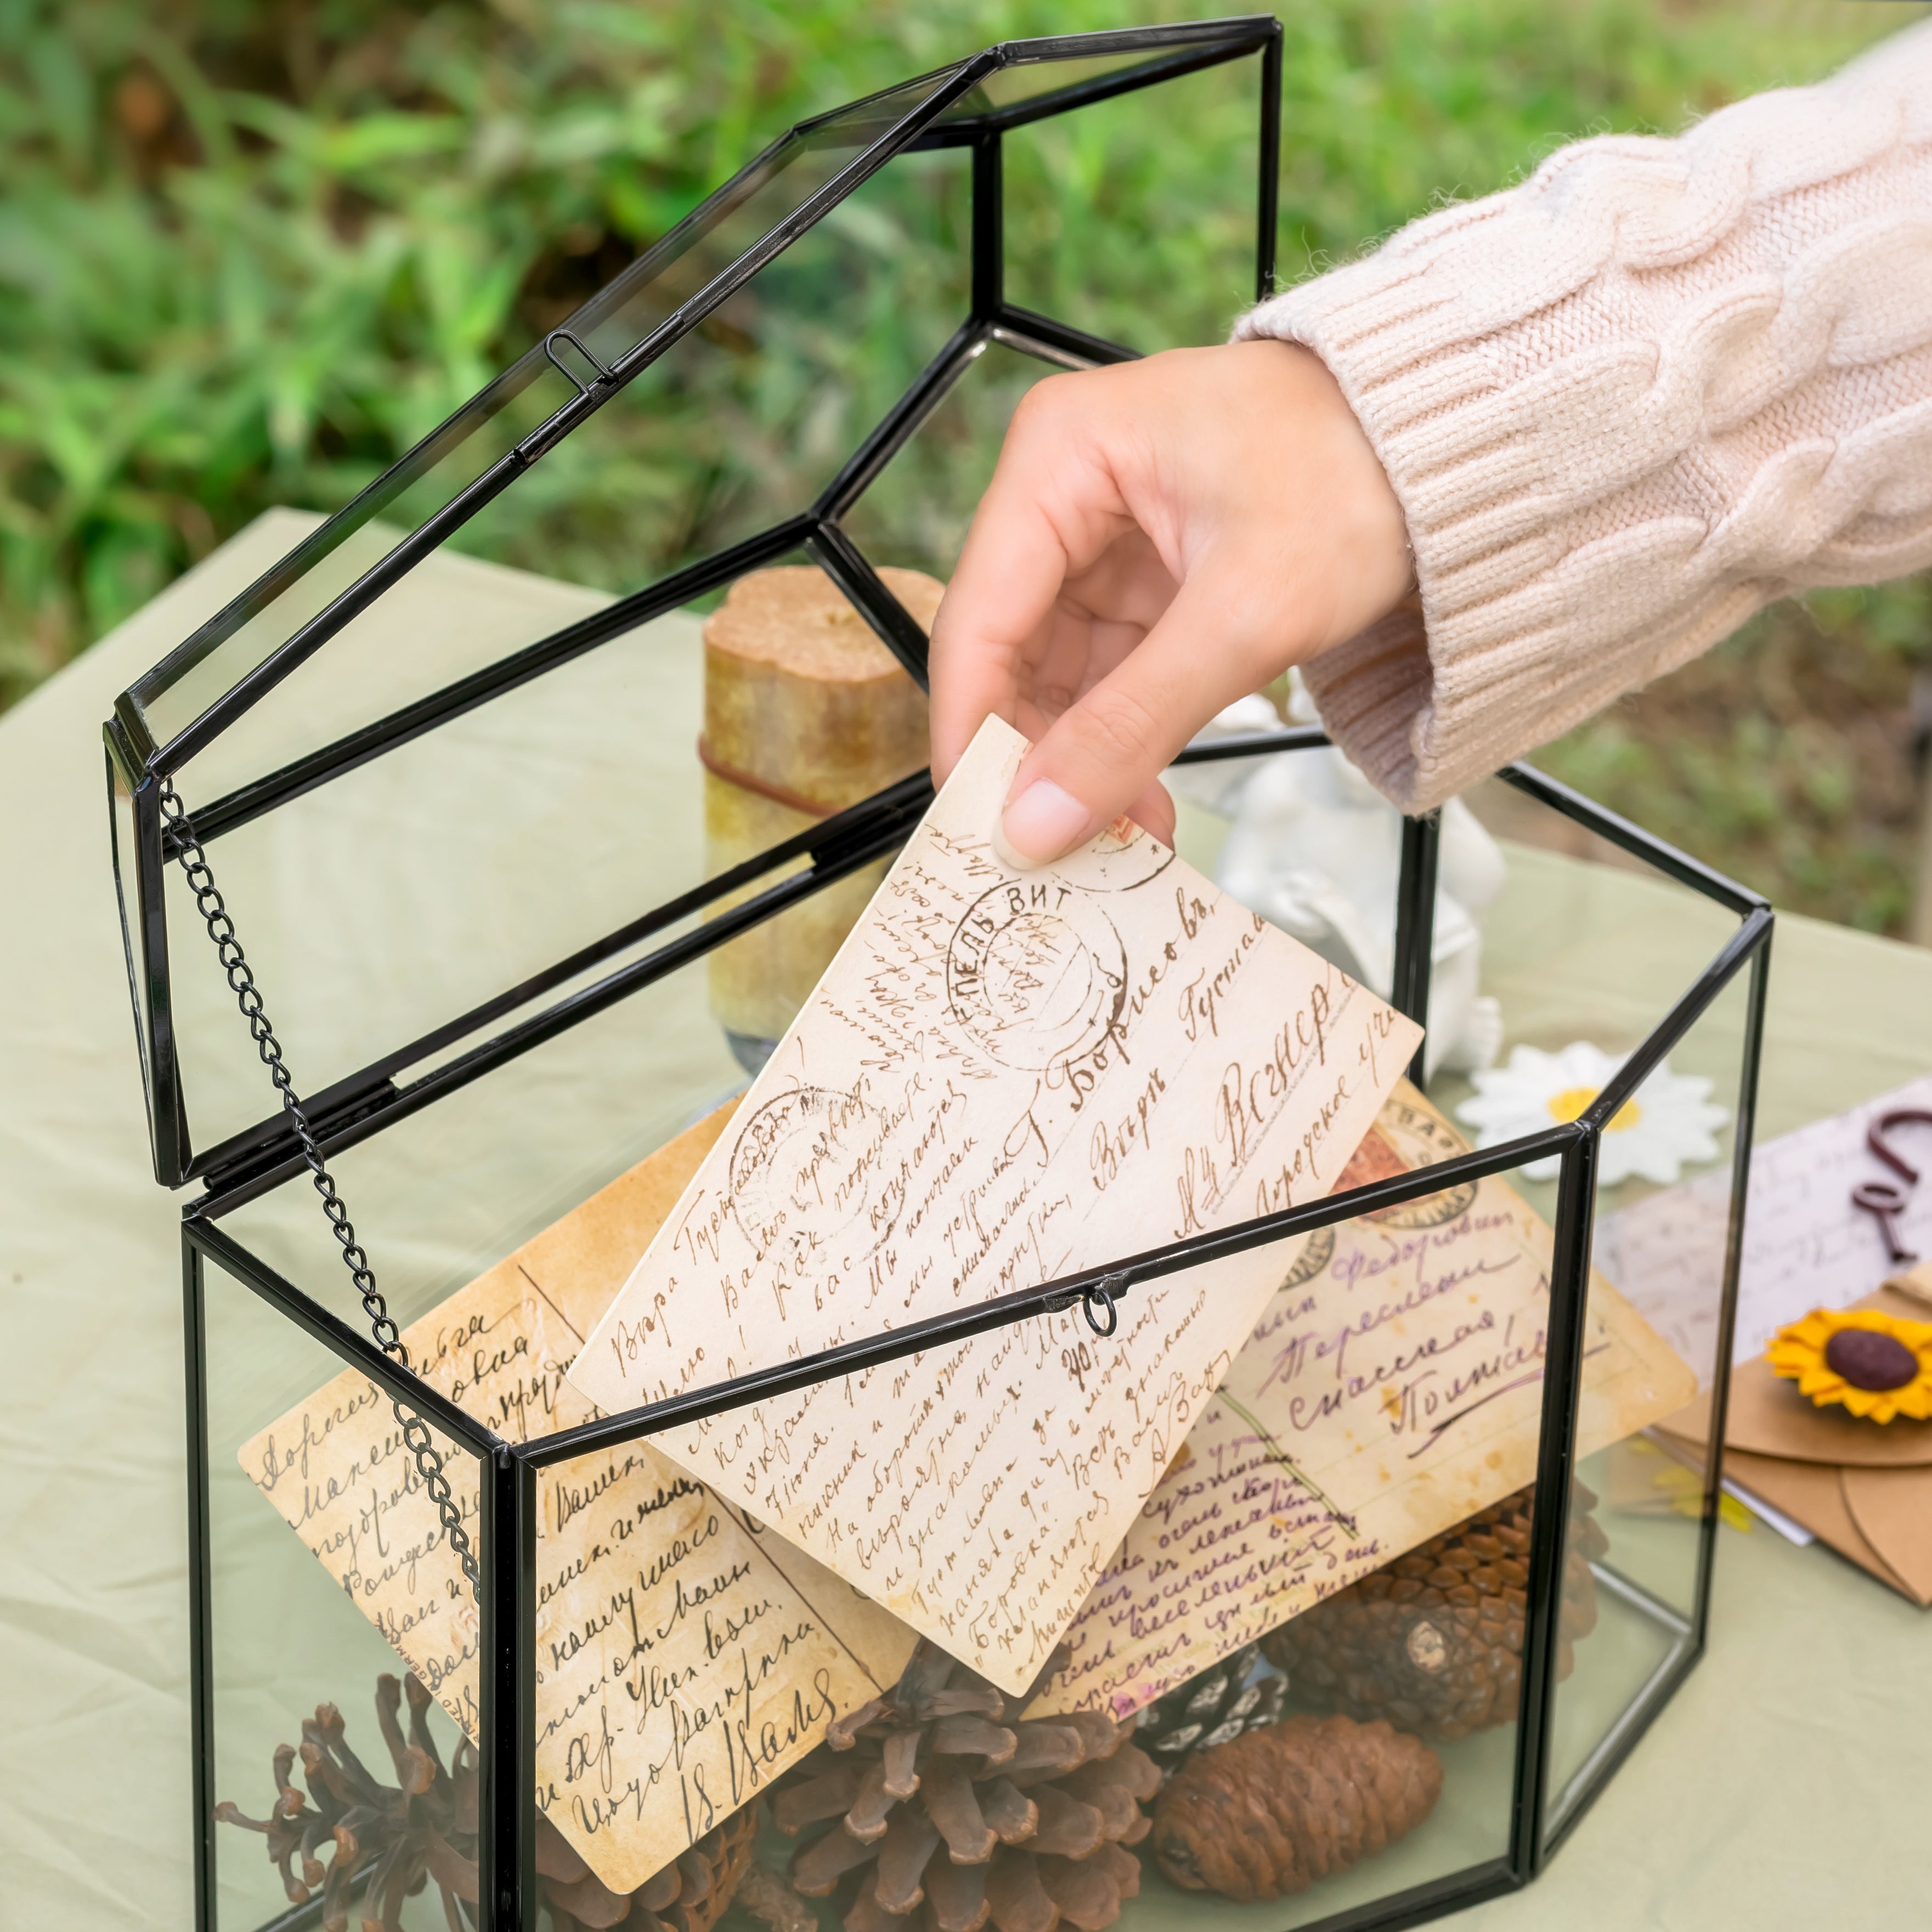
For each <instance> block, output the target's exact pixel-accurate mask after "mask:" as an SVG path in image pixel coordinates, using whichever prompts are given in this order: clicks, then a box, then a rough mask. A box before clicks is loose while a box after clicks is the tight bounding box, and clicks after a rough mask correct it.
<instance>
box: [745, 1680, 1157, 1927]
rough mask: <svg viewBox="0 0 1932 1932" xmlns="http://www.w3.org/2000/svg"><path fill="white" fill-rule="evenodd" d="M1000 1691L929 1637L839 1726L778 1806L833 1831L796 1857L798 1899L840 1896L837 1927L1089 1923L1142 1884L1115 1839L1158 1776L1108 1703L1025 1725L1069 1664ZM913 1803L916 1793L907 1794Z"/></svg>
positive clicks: (1140, 1825)
mask: <svg viewBox="0 0 1932 1932" xmlns="http://www.w3.org/2000/svg"><path fill="white" fill-rule="evenodd" d="M1066 1655H1067V1654H1066V1652H1065V1651H1064V1649H1062V1650H1061V1651H1060V1652H1057V1653H1056V1654H1055V1656H1054V1657H1053V1658H1052V1659H1051V1660H1050V1661H1049V1663H1048V1664H1047V1667H1046V1670H1044V1671H1043V1673H1041V1675H1040V1679H1039V1680H1038V1682H1037V1683H1036V1684H1035V1685H1034V1687H1033V1688H1031V1689H1030V1690H1029V1691H1028V1692H1027V1693H1026V1694H1025V1696H1024V1697H1007V1696H1006V1695H1005V1694H1004V1693H1002V1692H1001V1691H999V1690H998V1688H995V1686H994V1685H991V1684H989V1683H988V1682H986V1679H984V1678H983V1677H981V1676H977V1674H976V1673H974V1672H972V1671H971V1670H968V1669H967V1668H966V1667H965V1665H964V1664H959V1663H958V1662H956V1661H955V1660H954V1659H953V1658H950V1657H948V1656H947V1655H946V1654H945V1652H943V1651H941V1650H940V1649H937V1648H936V1647H935V1646H933V1645H932V1644H929V1643H921V1644H920V1646H919V1649H917V1650H916V1651H915V1652H913V1658H912V1661H911V1662H910V1664H908V1665H907V1667H906V1671H905V1675H904V1676H903V1677H901V1679H899V1682H898V1685H897V1686H896V1687H895V1688H894V1690H893V1691H892V1694H890V1696H889V1697H883V1698H875V1699H874V1700H873V1701H872V1702H871V1703H868V1704H866V1705H865V1706H862V1707H861V1708H860V1709H858V1710H856V1711H853V1712H850V1713H849V1714H848V1715H847V1716H845V1717H844V1718H840V1719H839V1720H838V1721H837V1722H836V1723H835V1724H833V1725H832V1728H831V1730H830V1731H829V1733H827V1734H826V1742H825V1744H824V1745H822V1746H821V1747H820V1748H819V1750H818V1751H815V1752H814V1753H813V1754H812V1755H811V1757H809V1758H808V1759H807V1760H805V1763H804V1764H803V1765H802V1766H800V1767H799V1772H798V1773H797V1774H796V1775H795V1777H794V1778H793V1780H792V1781H791V1782H790V1783H789V1784H787V1786H786V1787H784V1789H782V1790H780V1791H779V1793H778V1795H777V1796H776V1797H775V1798H774V1799H772V1818H773V1820H774V1821H775V1823H776V1824H777V1825H778V1829H780V1830H781V1831H782V1832H787V1833H790V1834H793V1835H796V1833H797V1832H800V1831H802V1829H804V1828H805V1826H808V1825H811V1824H815V1823H817V1822H818V1821H819V1820H822V1819H835V1820H838V1823H835V1824H834V1825H833V1826H832V1827H831V1829H829V1830H828V1831H826V1832H823V1833H821V1834H820V1835H818V1836H817V1837H816V1838H811V1839H810V1840H809V1841H807V1842H806V1843H804V1844H802V1845H801V1846H799V1849H797V1850H796V1852H793V1855H792V1858H791V1864H790V1874H791V1881H792V1883H793V1885H796V1887H797V1888H798V1889H799V1891H801V1892H802V1893H804V1894H805V1896H806V1897H808V1898H827V1897H832V1895H833V1894H838V1897H839V1898H840V1900H841V1903H842V1904H843V1906H844V1922H845V1925H846V1927H847V1932H978V1928H979V1927H981V1926H983V1925H985V1924H987V1923H988V1921H989V1920H990V1921H991V1922H992V1924H993V1925H994V1926H995V1927H997V1928H998V1932H1053V1928H1054V1927H1055V1926H1057V1925H1058V1924H1059V1923H1060V1921H1061V1920H1062V1919H1063V1918H1064V1919H1065V1920H1066V1921H1067V1923H1068V1924H1070V1925H1073V1926H1074V1927H1078V1928H1079V1932H1099V1928H1100V1927H1103V1926H1106V1925H1111V1924H1113V1922H1114V1921H1115V1919H1116V1918H1118V1917H1119V1916H1120V1911H1121V1900H1122V1899H1124V1898H1131V1897H1133V1896H1134V1895H1135V1894H1136V1893H1137V1892H1138V1891H1139V1890H1140V1882H1141V1868H1140V1862H1139V1860H1138V1859H1136V1858H1135V1857H1134V1856H1133V1854H1132V1853H1131V1852H1127V1850H1125V1849H1123V1848H1124V1846H1128V1845H1131V1844H1133V1843H1136V1842H1137V1841H1139V1840H1140V1839H1142V1838H1145V1836H1146V1835H1147V1832H1148V1820H1147V1817H1146V1814H1145V1813H1144V1812H1143V1811H1142V1810H1141V1801H1142V1799H1147V1798H1151V1797H1152V1796H1154V1793H1155V1791H1156V1790H1157V1789H1158V1788H1159V1787H1160V1773H1159V1772H1158V1771H1157V1770H1156V1769H1155V1768H1154V1763H1153V1760H1151V1759H1150V1758H1148V1757H1147V1756H1146V1755H1145V1754H1144V1753H1142V1751H1139V1750H1137V1749H1136V1748H1135V1747H1134V1746H1133V1745H1131V1744H1130V1743H1129V1742H1127V1739H1128V1736H1129V1735H1130V1733H1131V1732H1132V1731H1133V1721H1131V1720H1130V1721H1128V1722H1127V1723H1126V1724H1117V1723H1115V1721H1114V1720H1113V1719H1112V1718H1110V1717H1108V1716H1106V1715H1105V1714H1104V1713H1103V1712H1094V1711H1080V1712H1071V1713H1069V1714H1068V1715H1065V1716H1064V1717H1056V1718H1044V1719H1039V1720H1023V1719H1022V1718H1021V1717H1020V1715H1019V1713H1020V1712H1022V1711H1024V1710H1025V1709H1026V1707H1027V1706H1028V1704H1030V1703H1031V1702H1032V1701H1033V1700H1034V1697H1035V1695H1036V1694H1037V1692H1038V1690H1039V1688H1040V1685H1041V1684H1044V1683H1046V1682H1047V1681H1048V1680H1049V1679H1050V1678H1051V1677H1052V1676H1053V1675H1054V1673H1055V1672H1056V1671H1058V1670H1060V1669H1061V1667H1062V1666H1063V1665H1064V1664H1065V1662H1066ZM915 1798H916V1799H917V1800H918V1802H917V1803H916V1804H913V1803H912V1802H910V1801H911V1800H912V1799H915Z"/></svg>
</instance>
